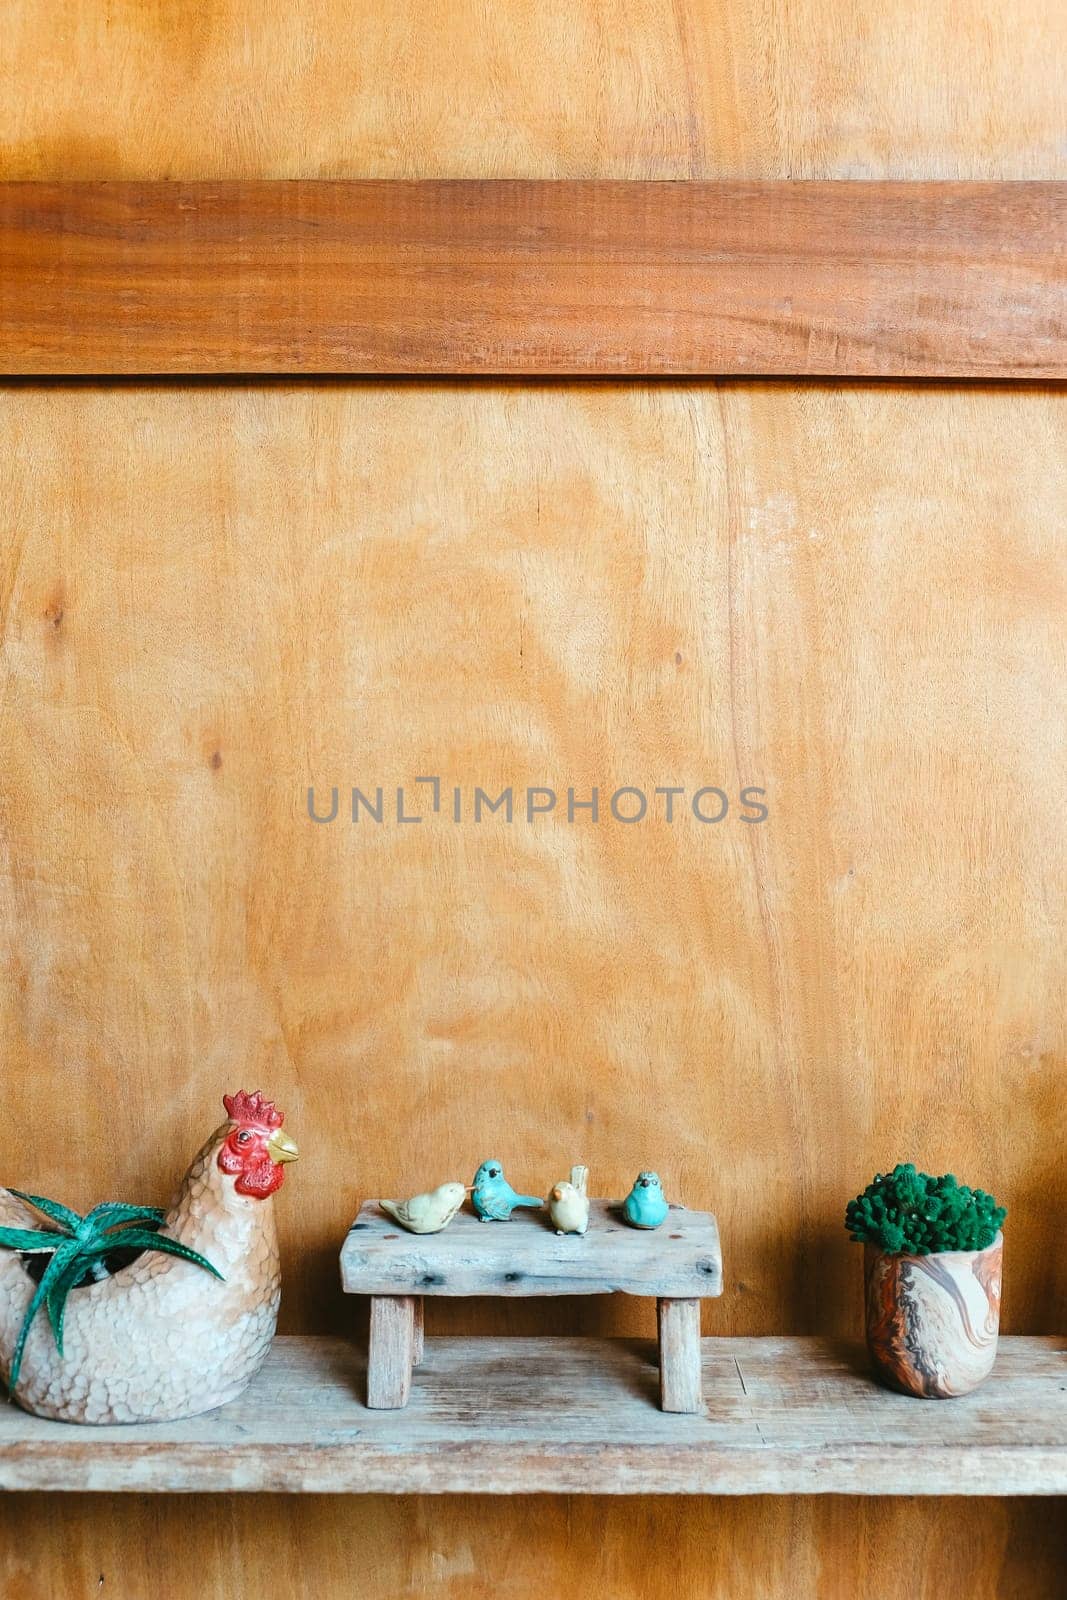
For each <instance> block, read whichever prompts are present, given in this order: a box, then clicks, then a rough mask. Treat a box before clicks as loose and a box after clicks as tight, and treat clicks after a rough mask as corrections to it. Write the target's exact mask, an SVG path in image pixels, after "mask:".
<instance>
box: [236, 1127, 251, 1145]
mask: <svg viewBox="0 0 1067 1600" xmlns="http://www.w3.org/2000/svg"><path fill="white" fill-rule="evenodd" d="M251 1137H252V1135H251V1134H250V1133H249V1131H248V1129H247V1128H242V1129H241V1131H240V1133H239V1134H238V1135H237V1143H238V1144H247V1143H248V1141H249V1139H251Z"/></svg>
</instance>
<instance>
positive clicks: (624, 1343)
mask: <svg viewBox="0 0 1067 1600" xmlns="http://www.w3.org/2000/svg"><path fill="white" fill-rule="evenodd" d="M1065 1350H1067V1345H1065V1342H1064V1341H1063V1340H1061V1339H1051V1338H1040V1339H1039V1338H1027V1339H1022V1338H1015V1339H1004V1340H1002V1341H1001V1348H1000V1354H999V1356H998V1358H997V1365H996V1368H995V1370H994V1373H993V1376H992V1377H991V1378H990V1380H989V1381H988V1383H987V1384H986V1385H985V1386H984V1387H983V1388H982V1389H980V1390H979V1391H977V1393H975V1394H973V1395H970V1396H968V1397H967V1398H965V1399H961V1400H945V1401H923V1400H913V1399H908V1398H905V1397H904V1396H902V1395H894V1394H890V1393H888V1392H886V1391H885V1390H882V1389H879V1388H877V1387H876V1386H875V1385H874V1384H873V1383H872V1381H871V1380H870V1378H869V1377H868V1376H867V1372H866V1365H865V1357H864V1355H863V1353H862V1351H861V1350H860V1349H859V1348H858V1347H857V1346H854V1345H850V1344H845V1343H840V1342H836V1341H831V1340H824V1339H705V1340H704V1342H703V1354H704V1395H705V1407H704V1411H703V1412H702V1413H701V1414H700V1415H699V1416H668V1415H665V1414H664V1413H663V1412H662V1411H660V1409H659V1407H658V1404H657V1373H656V1365H655V1361H656V1353H655V1346H654V1345H653V1344H651V1343H649V1344H646V1343H644V1342H638V1341H630V1340H622V1339H609V1340H595V1339H501V1340H495V1339H431V1340H429V1341H428V1342H427V1346H426V1359H425V1363H424V1365H423V1367H421V1368H420V1371H419V1383H418V1385H417V1387H416V1389H415V1391H414V1392H413V1394H412V1399H411V1403H410V1405H409V1406H408V1408H407V1410H405V1411H386V1412H374V1411H368V1410H367V1409H366V1407H365V1406H364V1403H363V1393H364V1375H365V1374H364V1368H365V1356H364V1352H363V1351H362V1350H361V1349H360V1348H358V1347H357V1346H354V1345H351V1344H349V1343H347V1342H345V1341H343V1340H339V1339H278V1340H277V1341H276V1342H275V1345H274V1349H273V1351H272V1353H271V1356H270V1359H269V1360H268V1362H267V1364H266V1366H265V1367H264V1369H263V1371H262V1373H261V1374H260V1376H259V1378H258V1379H257V1380H256V1382H255V1383H254V1384H253V1386H252V1387H251V1388H250V1389H249V1391H248V1392H247V1394H246V1395H245V1396H244V1397H243V1398H242V1399H240V1400H238V1401H236V1402H235V1403H234V1404H232V1405H229V1406H226V1407H224V1408H223V1409H222V1410H219V1411H214V1412H209V1413H208V1414H207V1415H205V1416H203V1417H199V1418H195V1419H193V1420H191V1421H189V1422H182V1423H168V1424H163V1423H160V1424H155V1425H151V1426H145V1425H142V1426H138V1427H115V1428H99V1429H96V1428H89V1427H82V1426H76V1425H71V1424H66V1423H58V1422H42V1421H41V1420H40V1419H38V1418H36V1417H29V1416H26V1415H25V1414H24V1413H23V1412H21V1411H19V1410H18V1409H17V1408H16V1407H15V1406H6V1407H0V1489H37V1490H41V1489H46V1490H133V1491H138V1492H150V1493H152V1492H154V1493H165V1492H192V1491H200V1492H209V1491H210V1492H215V1491H220V1490H222V1491H261V1490H267V1491H272V1490H274V1491H284V1492H287V1493H305V1494H329V1493H346V1494H357V1493H374V1494H409V1493H410V1494H461V1493H476V1494H519V1493H558V1494H867V1495H873V1494H889V1495H902V1494H907V1495H916V1494H921V1495H937V1494H942V1495H943V1494H961V1495H1022V1494H1063V1493H1067V1361H1065V1359H1064V1352H1065Z"/></svg>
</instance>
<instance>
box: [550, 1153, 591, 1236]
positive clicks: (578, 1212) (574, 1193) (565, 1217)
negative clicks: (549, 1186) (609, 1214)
mask: <svg viewBox="0 0 1067 1600" xmlns="http://www.w3.org/2000/svg"><path fill="white" fill-rule="evenodd" d="M588 1182H589V1168H588V1167H572V1168H571V1181H570V1183H557V1184H556V1185H555V1187H554V1188H553V1190H552V1193H551V1194H550V1195H549V1197H548V1215H549V1217H550V1218H551V1220H552V1226H553V1227H554V1228H555V1230H556V1232H557V1233H584V1232H585V1230H586V1228H588V1226H589V1196H588V1194H587V1193H586V1189H587V1186H588Z"/></svg>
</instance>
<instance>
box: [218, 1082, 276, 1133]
mask: <svg viewBox="0 0 1067 1600" xmlns="http://www.w3.org/2000/svg"><path fill="white" fill-rule="evenodd" d="M222 1103H223V1105H224V1106H225V1107H226V1111H227V1114H228V1115H229V1116H230V1117H231V1118H232V1119H233V1121H234V1122H250V1123H253V1124H254V1125H255V1126H256V1127H260V1128H280V1127H281V1125H282V1123H283V1122H284V1121H285V1118H284V1117H283V1116H282V1113H281V1112H280V1111H278V1110H276V1109H275V1105H274V1102H273V1100H264V1098H263V1095H262V1093H261V1092H260V1090H259V1089H255V1090H253V1092H252V1093H251V1094H247V1093H246V1092H245V1090H244V1089H238V1091H237V1093H236V1094H224V1095H223V1097H222Z"/></svg>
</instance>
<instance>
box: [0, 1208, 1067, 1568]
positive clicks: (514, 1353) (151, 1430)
mask: <svg viewBox="0 0 1067 1600" xmlns="http://www.w3.org/2000/svg"><path fill="white" fill-rule="evenodd" d="M509 1226H510V1224H509ZM1062 1347H1063V1341H1062V1339H1020V1338H1014V1339H1002V1340H1001V1345H1000V1351H999V1354H998V1355H997V1361H996V1366H995V1367H994V1368H993V1373H992V1376H991V1377H990V1378H989V1379H987V1381H986V1383H985V1384H984V1385H983V1386H982V1388H981V1389H980V1390H979V1391H978V1393H976V1394H973V1395H967V1396H965V1397H964V1398H963V1399H961V1400H951V1401H948V1400H945V1401H939V1400H926V1401H923V1400H913V1399H911V1398H910V1397H908V1396H907V1395H899V1394H890V1393H889V1392H888V1391H887V1390H885V1389H880V1388H879V1387H878V1385H877V1384H876V1383H875V1382H874V1381H873V1380H872V1379H871V1377H870V1376H869V1374H868V1370H867V1359H866V1356H865V1355H864V1353H863V1352H862V1350H861V1349H860V1348H859V1347H858V1346H856V1345H852V1344H843V1343H840V1342H838V1341H836V1340H828V1339H705V1340H704V1341H703V1346H702V1358H703V1389H704V1404H703V1407H702V1409H701V1411H700V1414H699V1415H696V1416H686V1415H680V1414H678V1413H671V1412H666V1411H661V1410H660V1408H659V1404H658V1380H657V1374H656V1350H655V1346H654V1345H649V1344H644V1343H639V1342H633V1341H630V1340H626V1339H558V1338H552V1339H499V1338H493V1339H488V1338H484V1339H471V1338H461V1339H430V1340H428V1341H427V1344H426V1360H425V1363H424V1365H423V1366H422V1367H421V1368H420V1369H419V1375H418V1383H417V1391H418V1393H417V1398H416V1399H415V1400H413V1402H412V1404H411V1405H410V1406H409V1407H408V1409H407V1410H406V1411H372V1410H368V1408H367V1407H366V1406H365V1405H364V1360H363V1355H362V1352H361V1351H359V1350H357V1349H356V1348H355V1347H354V1346H352V1345H350V1344H347V1343H345V1342H343V1341H342V1340H339V1339H306V1338H305V1339H297V1338H288V1339H276V1340H275V1342H274V1347H273V1349H272V1350H271V1353H270V1355H269V1357H268V1359H267V1364H266V1366H265V1367H264V1368H263V1370H262V1372H261V1373H260V1374H259V1376H258V1377H257V1378H256V1379H255V1380H254V1381H253V1383H252V1386H251V1388H249V1389H248V1391H247V1392H246V1393H245V1394H244V1395H242V1396H241V1397H240V1399H238V1400H235V1401H233V1402H232V1403H231V1404H230V1405H227V1406H223V1407H222V1409H221V1410H219V1411H210V1412H208V1413H207V1415H206V1416H202V1417H193V1418H191V1419H190V1420H189V1421H188V1422H149V1423H140V1424H136V1425H134V1426H124V1427H117V1428H116V1427H111V1428H91V1427H85V1426H84V1425H81V1426H79V1425H78V1424H76V1423H67V1422H42V1421H41V1420H40V1418H38V1417H28V1416H26V1414H25V1413H24V1412H22V1411H19V1410H18V1408H17V1407H16V1406H14V1405H0V1491H6V1490H9V1489H36V1490H41V1489H47V1490H62V1489H74V1490H87V1489H88V1490H108V1491H113V1490H132V1491H136V1492H137V1493H140V1494H144V1493H173V1492H175V1491H181V1492H185V1491H189V1492H194V1493H199V1494H214V1493H218V1492H220V1491H223V1492H225V1491H230V1492H233V1491H257V1492H258V1491H262V1490H274V1491H284V1492H288V1493H292V1494H642V1495H648V1494H854V1495H855V1494H860V1495H870V1494H874V1495H889V1494H893V1495H895V1494H906V1495H915V1494H923V1495H926V1494H932V1495H944V1494H953V1495H1021V1494H1051V1495H1055V1494H1064V1493H1067V1393H1065V1391H1064V1382H1063V1354H1062ZM549 1592H551V1591H550V1590H549Z"/></svg>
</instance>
